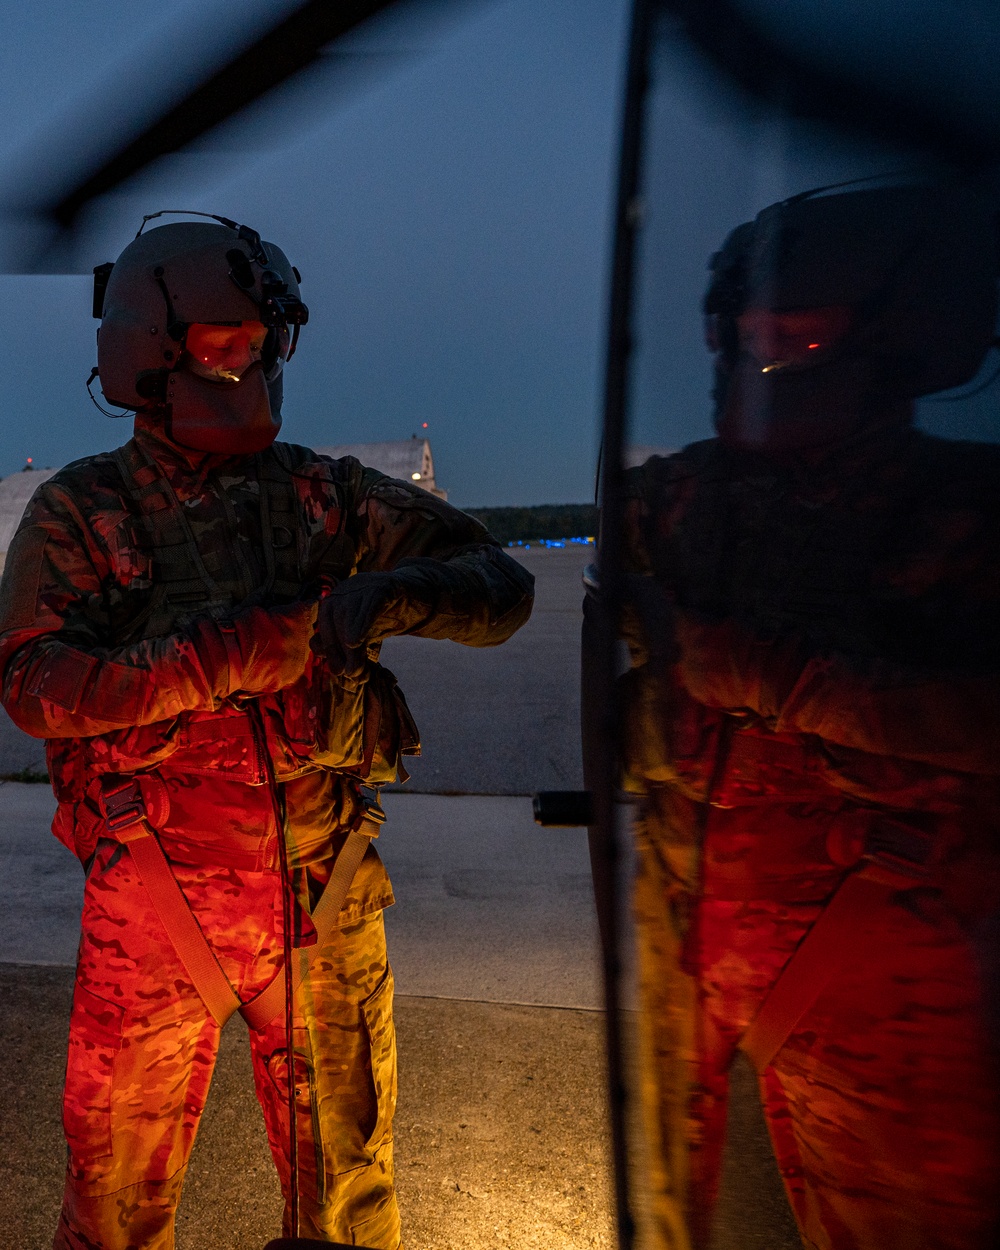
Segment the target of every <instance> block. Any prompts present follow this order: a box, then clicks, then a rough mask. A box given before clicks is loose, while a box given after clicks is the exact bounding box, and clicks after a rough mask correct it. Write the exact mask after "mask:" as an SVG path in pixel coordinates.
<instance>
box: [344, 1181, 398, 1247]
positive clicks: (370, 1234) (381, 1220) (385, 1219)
mask: <svg viewBox="0 0 1000 1250" xmlns="http://www.w3.org/2000/svg"><path fill="white" fill-rule="evenodd" d="M399 1244H400V1227H399V1207H398V1206H397V1205H396V1195H395V1194H394V1193H393V1192H392V1190H391V1189H390V1190H389V1192H388V1194H386V1195H385V1196H384V1197H383V1198H382V1199H381V1201H379V1202H378V1205H377V1207H376V1210H375V1211H374V1212H373V1214H371V1215H369V1216H368V1217H367V1218H366V1219H363V1220H359V1221H358V1222H357V1223H356V1224H352V1225H351V1245H352V1246H370V1247H379V1250H396V1248H397V1247H398V1246H399Z"/></svg>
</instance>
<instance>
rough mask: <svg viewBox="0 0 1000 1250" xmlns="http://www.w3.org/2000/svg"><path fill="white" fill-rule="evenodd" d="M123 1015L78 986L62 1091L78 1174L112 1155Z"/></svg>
mask: <svg viewBox="0 0 1000 1250" xmlns="http://www.w3.org/2000/svg"><path fill="white" fill-rule="evenodd" d="M124 1017H125V1009H124V1007H120V1006H119V1005H118V1004H117V1003H109V1002H107V1001H106V1000H105V999H103V998H98V997H97V995H96V994H92V993H91V992H90V990H88V989H86V988H85V987H84V986H83V985H81V984H80V982H79V981H78V982H77V983H76V987H75V989H74V991H73V1011H72V1014H71V1016H70V1031H69V1050H68V1053H67V1058H66V1086H65V1089H64V1091H63V1130H64V1131H65V1133H66V1141H67V1142H68V1143H69V1149H70V1156H71V1160H72V1163H73V1166H74V1171H76V1170H77V1169H78V1168H85V1167H86V1165H87V1164H88V1162H91V1161H93V1160H97V1159H104V1158H107V1157H109V1156H110V1155H111V1153H112V1143H111V1088H112V1082H113V1077H114V1066H115V1056H116V1055H117V1054H118V1052H119V1050H120V1049H121V1044H122V1024H123V1021H124Z"/></svg>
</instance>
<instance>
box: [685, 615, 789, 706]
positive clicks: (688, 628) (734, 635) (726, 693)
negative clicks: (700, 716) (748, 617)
mask: <svg viewBox="0 0 1000 1250" xmlns="http://www.w3.org/2000/svg"><path fill="white" fill-rule="evenodd" d="M674 637H675V639H676V642H677V647H678V651H679V656H678V659H677V671H678V675H679V676H680V679H681V681H682V682H683V684H684V687H685V688H686V690H687V691H688V693H689V694H690V695H691V696H692V697H693V698H695V699H697V700H698V702H699V703H703V704H705V705H706V706H707V707H716V708H724V709H725V710H726V711H730V712H733V711H743V710H749V711H751V712H755V713H756V714H757V715H758V716H761V717H763V718H764V719H765V720H773V719H776V718H777V717H778V716H780V714H781V710H782V708H783V707H784V705H785V703H786V702H787V700H788V697H789V695H790V694H791V693H792V690H793V689H794V688H795V686H796V683H797V682H798V680H799V678H800V677H801V675H802V673H803V670H804V669H805V666H806V664H807V663H808V660H809V657H808V655H806V654H805V650H804V647H803V644H802V643H801V642H800V641H799V640H797V639H795V638H776V639H773V640H768V639H763V638H758V637H757V636H756V635H755V634H753V633H751V632H750V630H748V629H746V628H745V627H744V626H742V625H739V624H738V623H737V622H735V621H732V620H729V621H723V622H721V623H718V624H716V623H712V622H707V621H703V620H699V619H697V618H696V617H693V616H690V615H688V614H687V613H685V612H680V611H678V612H677V613H676V616H675V618H674Z"/></svg>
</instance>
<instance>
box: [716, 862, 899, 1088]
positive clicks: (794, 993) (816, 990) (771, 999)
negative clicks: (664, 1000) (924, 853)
mask: <svg viewBox="0 0 1000 1250" xmlns="http://www.w3.org/2000/svg"><path fill="white" fill-rule="evenodd" d="M920 884H921V881H920V880H919V879H916V878H915V876H914V874H912V873H906V872H904V871H900V869H899V868H897V867H894V866H888V865H886V864H884V863H879V862H878V861H877V860H875V861H872V862H870V863H868V864H866V865H865V867H863V868H861V869H858V870H856V871H855V872H852V873H851V875H850V876H849V877H847V878H846V880H845V881H843V883H842V884H841V886H840V888H839V889H838V890H837V892H836V893H835V894H834V896H833V898H832V899H831V900H830V902H829V903H827V905H826V907H825V908H824V909H823V911H822V912H821V913H820V915H819V917H818V919H817V920H816V921H815V922H814V924H813V926H812V928H811V929H810V930H809V932H808V933H807V934H806V936H805V937H804V938H803V939H802V941H801V942H800V943H799V945H798V947H797V948H796V950H795V952H794V954H793V955H792V957H791V959H789V961H788V963H787V964H785V966H784V968H783V969H782V972H781V975H780V976H779V977H778V979H777V981H776V982H775V983H774V985H773V986H772V987H771V992H770V993H769V994H768V996H767V997H766V998H765V999H764V1001H763V1003H761V1005H760V1007H759V1008H758V1010H757V1014H756V1016H754V1018H753V1020H752V1021H751V1022H750V1025H749V1027H748V1028H747V1030H746V1032H745V1033H744V1034H743V1037H742V1038H741V1039H740V1050H742V1051H743V1053H744V1054H745V1055H746V1056H747V1058H748V1059H749V1060H750V1062H751V1063H752V1064H753V1066H754V1067H755V1068H756V1069H757V1071H758V1072H763V1071H764V1069H765V1068H766V1067H768V1066H769V1064H770V1063H771V1062H772V1060H773V1059H774V1057H775V1055H776V1054H777V1053H778V1051H779V1050H780V1049H781V1048H782V1046H784V1044H785V1042H787V1041H788V1038H789V1037H790V1035H791V1034H792V1032H793V1031H794V1030H795V1027H796V1025H797V1024H798V1023H799V1021H800V1020H801V1019H802V1017H803V1016H804V1015H805V1014H806V1012H807V1011H808V1010H809V1008H810V1007H811V1006H812V1005H813V1003H814V1002H815V1001H816V999H817V998H818V997H819V995H820V994H821V992H822V991H823V990H824V989H825V987H826V986H827V984H828V983H829V982H830V980H831V979H832V978H833V977H834V976H835V975H836V974H837V973H838V972H839V971H840V969H841V968H843V967H845V966H846V965H847V964H849V963H850V962H852V961H853V960H856V959H864V958H865V955H866V951H867V949H868V944H869V941H870V938H869V926H870V921H871V920H872V918H873V917H875V916H876V915H877V914H878V912H880V911H881V910H882V909H883V908H884V907H887V906H888V905H889V903H890V902H891V900H892V897H893V895H894V894H896V893H898V892H899V891H900V890H907V889H913V887H914V886H916V885H920Z"/></svg>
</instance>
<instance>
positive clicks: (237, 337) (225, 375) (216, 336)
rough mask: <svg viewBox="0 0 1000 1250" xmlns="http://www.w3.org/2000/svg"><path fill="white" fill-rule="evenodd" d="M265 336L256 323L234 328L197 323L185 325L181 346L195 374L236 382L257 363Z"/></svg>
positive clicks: (261, 328) (259, 324) (264, 331)
mask: <svg viewBox="0 0 1000 1250" xmlns="http://www.w3.org/2000/svg"><path fill="white" fill-rule="evenodd" d="M266 337H267V330H266V328H265V327H264V326H263V325H262V324H261V322H259V321H243V322H241V323H240V324H239V325H235V326H220V325H212V324H211V323H206V322H198V321H196V322H195V323H194V324H193V325H190V326H188V332H187V338H186V340H185V343H184V346H185V347H186V349H187V352H188V355H189V357H190V364H191V368H192V370H193V371H194V372H195V373H198V374H200V375H201V376H202V377H206V378H212V379H214V380H216V381H220V382H238V381H239V380H240V378H241V377H242V376H243V374H244V373H246V371H247V369H249V368H250V366H251V365H252V364H253V363H254V362H255V361H258V360H260V355H261V351H262V350H263V347H264V339H265V338H266Z"/></svg>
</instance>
